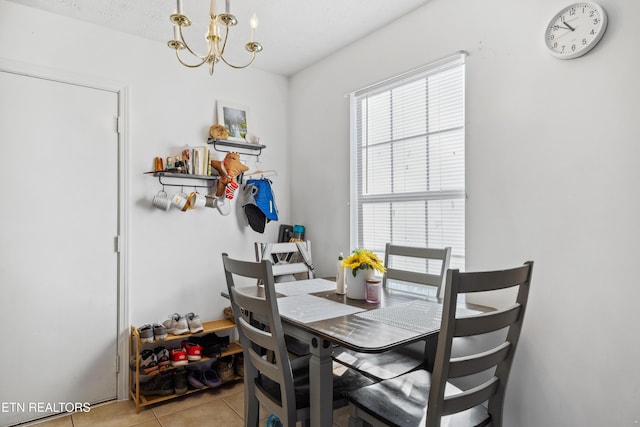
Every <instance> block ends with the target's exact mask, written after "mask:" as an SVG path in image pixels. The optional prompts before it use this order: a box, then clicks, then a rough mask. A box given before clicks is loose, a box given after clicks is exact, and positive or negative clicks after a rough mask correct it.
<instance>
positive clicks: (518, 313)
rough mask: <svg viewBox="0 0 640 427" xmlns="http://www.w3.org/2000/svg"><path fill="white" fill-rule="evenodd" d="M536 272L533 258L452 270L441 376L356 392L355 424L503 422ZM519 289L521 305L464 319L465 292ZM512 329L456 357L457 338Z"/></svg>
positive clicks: (438, 367) (435, 426)
mask: <svg viewBox="0 0 640 427" xmlns="http://www.w3.org/2000/svg"><path fill="white" fill-rule="evenodd" d="M532 271H533V262H531V261H529V262H526V263H525V264H524V265H523V266H521V267H516V268H512V269H508V270H500V271H486V272H473V273H460V272H459V271H458V270H449V271H448V272H447V288H446V289H445V301H444V307H443V313H442V327H441V329H440V335H439V338H438V347H437V351H436V359H435V363H434V368H433V373H430V372H429V371H427V370H425V369H420V370H416V371H413V372H410V373H408V374H404V375H401V376H399V377H396V378H392V379H390V380H385V381H381V382H379V383H377V384H374V385H371V386H368V387H364V388H362V389H359V390H356V391H354V392H352V393H350V394H349V407H350V410H349V416H350V420H349V425H350V426H352V427H354V426H361V425H362V421H363V420H364V421H366V422H368V423H370V424H372V425H374V426H379V425H385V426H401V427H411V426H416V427H417V426H420V427H423V426H426V427H440V426H441V425H446V426H449V427H456V426H464V427H467V426H493V427H501V426H502V425H503V417H502V412H503V405H504V398H505V391H506V388H507V382H508V379H509V373H510V371H511V364H512V362H513V356H514V354H515V350H516V347H517V345H518V340H519V338H520V332H521V329H522V321H523V319H524V314H525V310H526V307H527V300H528V295H529V288H530V285H531V274H532ZM513 287H518V292H517V296H516V298H515V302H514V303H513V305H510V306H508V307H506V308H504V309H499V310H495V311H490V312H485V313H481V314H474V315H470V316H461V317H456V307H457V302H458V297H459V295H460V294H466V293H471V292H486V291H494V290H502V289H508V288H513ZM505 328H506V334H505V335H504V338H503V339H502V340H501V342H500V343H498V344H496V345H495V347H493V348H491V349H490V350H487V351H482V352H478V353H474V354H467V355H465V356H462V357H452V356H451V348H452V342H453V340H454V338H458V337H479V336H483V335H484V334H487V333H490V332H493V331H498V330H503V329H505ZM486 371H489V372H492V374H491V375H490V376H489V377H488V378H486V379H483V380H481V382H480V383H479V384H476V385H474V386H472V387H471V388H469V389H465V390H461V389H460V388H458V387H456V386H454V385H453V384H452V383H451V382H450V380H451V379H455V378H460V377H468V376H470V375H475V374H478V373H480V372H486ZM485 404H486V406H485ZM445 419H446V420H445Z"/></svg>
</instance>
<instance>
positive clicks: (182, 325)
mask: <svg viewBox="0 0 640 427" xmlns="http://www.w3.org/2000/svg"><path fill="white" fill-rule="evenodd" d="M162 325H163V326H164V327H165V328H167V332H169V333H170V334H173V335H183V334H187V333H189V325H188V324H187V319H185V317H184V316H181V315H179V314H178V313H173V314H172V315H171V316H169V319H167V320H165V321H164V322H162Z"/></svg>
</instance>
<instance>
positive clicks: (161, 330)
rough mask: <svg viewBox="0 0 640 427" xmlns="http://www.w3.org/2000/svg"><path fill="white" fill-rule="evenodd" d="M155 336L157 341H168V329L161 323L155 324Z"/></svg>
mask: <svg viewBox="0 0 640 427" xmlns="http://www.w3.org/2000/svg"><path fill="white" fill-rule="evenodd" d="M153 336H154V338H155V339H156V341H164V340H166V339H167V328H165V327H164V325H161V324H160V323H154V324H153Z"/></svg>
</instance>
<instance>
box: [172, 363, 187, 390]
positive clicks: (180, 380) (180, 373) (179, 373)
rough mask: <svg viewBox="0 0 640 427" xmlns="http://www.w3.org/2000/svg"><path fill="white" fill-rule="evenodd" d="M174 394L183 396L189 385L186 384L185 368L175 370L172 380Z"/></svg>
mask: <svg viewBox="0 0 640 427" xmlns="http://www.w3.org/2000/svg"><path fill="white" fill-rule="evenodd" d="M173 382H174V388H175V391H176V394H185V393H186V392H187V389H188V388H189V385H188V383H187V370H186V369H185V368H178V369H176V376H175V377H174V378H173Z"/></svg>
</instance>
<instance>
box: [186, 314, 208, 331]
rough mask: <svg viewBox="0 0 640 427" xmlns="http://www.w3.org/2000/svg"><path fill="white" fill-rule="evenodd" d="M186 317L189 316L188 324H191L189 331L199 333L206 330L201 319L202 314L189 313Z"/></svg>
mask: <svg viewBox="0 0 640 427" xmlns="http://www.w3.org/2000/svg"><path fill="white" fill-rule="evenodd" d="M185 317H186V318H187V324H188V325H189V332H191V333H192V334H197V333H198V332H202V331H204V328H203V327H202V322H201V321H200V316H198V315H197V314H194V313H188V314H187V315H186V316H185Z"/></svg>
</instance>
